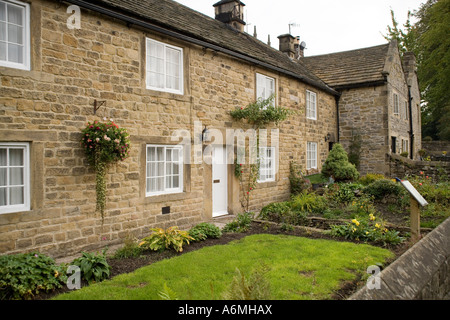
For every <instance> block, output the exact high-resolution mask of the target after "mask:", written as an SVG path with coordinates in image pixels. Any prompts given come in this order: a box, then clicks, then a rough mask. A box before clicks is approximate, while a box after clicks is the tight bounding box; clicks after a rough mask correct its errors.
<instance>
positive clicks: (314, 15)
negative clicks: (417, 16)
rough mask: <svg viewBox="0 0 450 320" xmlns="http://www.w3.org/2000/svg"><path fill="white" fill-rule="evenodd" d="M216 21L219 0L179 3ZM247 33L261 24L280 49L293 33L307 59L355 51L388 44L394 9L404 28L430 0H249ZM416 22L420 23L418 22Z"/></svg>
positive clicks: (260, 34)
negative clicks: (281, 41)
mask: <svg viewBox="0 0 450 320" xmlns="http://www.w3.org/2000/svg"><path fill="white" fill-rule="evenodd" d="M176 1H177V2H179V3H182V4H184V5H186V6H188V7H190V8H191V9H194V10H196V11H199V12H201V13H203V14H206V15H208V16H210V17H212V18H214V8H213V4H215V3H216V2H218V1H219V0H176ZM242 2H243V3H245V5H246V6H245V12H244V13H245V16H244V19H245V21H246V22H247V24H249V25H248V26H247V28H246V30H247V32H248V33H250V34H253V30H254V29H253V28H254V26H256V31H257V37H258V39H259V40H261V41H264V42H267V38H268V35H269V34H270V39H271V45H272V47H274V48H277V49H278V38H277V37H278V36H279V35H281V34H285V33H289V24H290V23H292V24H295V25H294V26H292V27H291V34H292V35H293V36H300V40H301V41H305V42H306V50H305V56H312V55H319V54H326V53H331V52H338V51H345V50H352V49H359V48H365V47H370V46H376V45H379V44H383V43H386V40H385V39H384V38H383V36H382V34H384V33H386V30H387V26H388V25H391V17H390V9H391V8H392V9H393V10H394V12H395V15H396V19H397V21H398V22H399V23H400V25H403V24H404V23H405V22H406V18H407V13H408V10H411V11H414V10H417V9H419V7H420V4H422V3H424V2H426V0H375V1H373V0H372V1H368V0H308V1H306V0H243V1H242ZM413 21H414V20H413Z"/></svg>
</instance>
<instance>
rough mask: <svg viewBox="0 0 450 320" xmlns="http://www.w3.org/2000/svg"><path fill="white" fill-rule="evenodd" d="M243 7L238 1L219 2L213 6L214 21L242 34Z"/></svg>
mask: <svg viewBox="0 0 450 320" xmlns="http://www.w3.org/2000/svg"><path fill="white" fill-rule="evenodd" d="M244 6H245V4H244V3H242V2H241V1H240V0H221V1H219V2H217V3H216V4H214V5H213V7H214V8H215V14H216V20H219V21H221V22H223V23H226V24H228V25H230V26H232V27H233V28H234V29H236V30H238V31H240V32H244V27H245V24H246V23H245V21H244Z"/></svg>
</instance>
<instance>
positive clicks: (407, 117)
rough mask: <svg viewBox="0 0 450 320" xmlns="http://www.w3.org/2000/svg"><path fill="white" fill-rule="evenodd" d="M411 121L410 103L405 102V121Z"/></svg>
mask: <svg viewBox="0 0 450 320" xmlns="http://www.w3.org/2000/svg"><path fill="white" fill-rule="evenodd" d="M408 119H409V107H408V101H405V120H408Z"/></svg>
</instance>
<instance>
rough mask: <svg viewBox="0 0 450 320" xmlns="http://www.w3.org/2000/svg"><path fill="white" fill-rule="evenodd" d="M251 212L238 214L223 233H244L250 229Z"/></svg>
mask: <svg viewBox="0 0 450 320" xmlns="http://www.w3.org/2000/svg"><path fill="white" fill-rule="evenodd" d="M252 219H253V212H245V213H239V214H238V215H237V217H236V219H235V220H233V221H231V222H229V223H227V224H226V225H225V227H224V228H223V232H245V231H247V230H248V229H250V226H251V224H252Z"/></svg>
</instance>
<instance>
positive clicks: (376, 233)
mask: <svg viewBox="0 0 450 320" xmlns="http://www.w3.org/2000/svg"><path fill="white" fill-rule="evenodd" d="M330 233H331V235H333V236H336V237H344V238H346V239H352V240H358V241H364V242H368V241H373V242H383V244H384V245H386V244H394V245H395V244H399V243H401V242H403V241H404V238H402V237H400V236H399V232H398V231H395V230H388V229H387V228H386V227H385V223H384V222H383V221H381V220H378V219H377V218H376V217H375V216H374V215H373V214H369V215H368V216H366V215H364V216H359V217H357V218H355V219H353V220H352V221H351V222H349V223H346V224H344V225H332V226H331V231H330Z"/></svg>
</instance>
